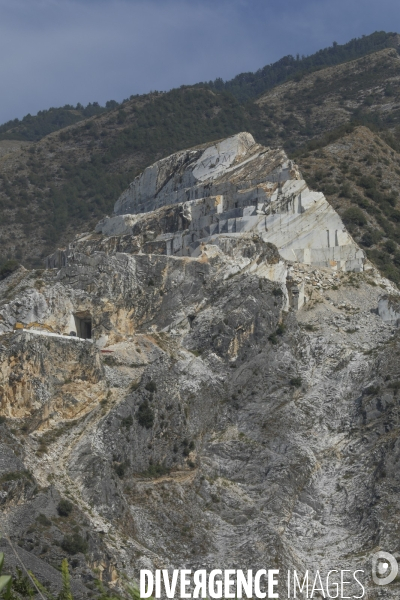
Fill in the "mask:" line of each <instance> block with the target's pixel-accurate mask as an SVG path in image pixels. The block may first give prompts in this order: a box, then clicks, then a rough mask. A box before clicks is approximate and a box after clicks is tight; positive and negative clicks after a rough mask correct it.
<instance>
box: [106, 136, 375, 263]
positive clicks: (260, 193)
mask: <svg viewBox="0 0 400 600" xmlns="http://www.w3.org/2000/svg"><path fill="white" fill-rule="evenodd" d="M171 205H175V208H177V209H178V216H179V218H178V221H176V220H175V222H174V227H173V228H171V227H169V228H168V227H167V228H166V229H165V230H164V231H162V232H160V233H158V235H157V236H156V238H155V240H153V242H154V243H156V245H157V247H158V253H165V254H167V255H174V256H189V257H197V256H199V255H200V254H201V252H202V248H203V247H204V245H207V244H208V245H210V244H212V245H217V246H218V245H220V244H221V236H223V238H224V239H225V238H226V237H227V236H228V237H238V236H243V235H244V234H251V233H256V234H257V235H259V236H261V238H262V239H263V241H265V242H270V243H273V244H274V245H276V247H277V248H278V250H279V253H280V255H281V257H282V258H283V259H284V260H286V261H292V262H299V263H304V264H308V265H315V266H318V267H330V268H332V269H334V270H340V271H358V272H359V271H362V270H363V267H364V262H365V255H364V252H363V251H362V250H361V249H360V248H359V247H358V246H357V245H356V244H355V242H354V241H353V240H352V238H351V236H350V235H349V233H348V232H347V230H346V228H345V226H344V224H343V222H342V220H341V218H340V217H339V215H338V214H337V213H336V211H335V210H334V209H333V208H332V207H331V206H330V204H329V203H328V202H327V201H326V199H325V197H324V195H323V194H322V193H320V192H316V191H311V190H310V189H309V188H308V186H307V184H306V182H305V181H304V180H303V179H302V176H301V173H300V172H299V170H298V168H297V166H296V165H295V163H293V162H292V161H291V160H289V159H288V158H287V156H286V154H285V152H284V151H283V150H276V149H271V148H265V147H263V146H261V145H259V144H257V143H256V142H255V141H254V139H253V137H252V136H251V135H250V134H249V133H239V134H237V135H234V136H232V137H230V138H228V139H225V140H222V141H221V142H217V143H215V144H212V145H204V146H200V147H198V148H195V149H192V150H185V151H182V152H177V153H176V154H173V155H171V156H169V157H167V158H164V159H162V160H160V161H158V162H156V163H155V164H154V165H152V166H150V167H148V168H147V169H145V170H144V172H143V173H142V174H141V175H140V176H138V177H136V179H135V180H134V181H133V182H132V183H131V185H130V186H129V188H128V189H127V190H126V191H125V192H123V194H122V195H121V196H120V198H119V199H118V200H117V202H116V204H115V208H114V216H112V217H111V218H108V217H107V218H106V219H104V220H102V221H101V222H100V223H99V224H98V225H97V227H96V232H98V233H102V234H103V235H105V236H121V235H129V233H131V232H132V231H133V229H132V228H133V227H134V226H135V224H136V225H137V224H139V223H140V222H141V219H142V218H143V216H144V214H146V213H149V212H151V211H159V210H162V209H163V208H164V207H166V206H171Z"/></svg>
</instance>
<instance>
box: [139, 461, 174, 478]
mask: <svg viewBox="0 0 400 600" xmlns="http://www.w3.org/2000/svg"><path fill="white" fill-rule="evenodd" d="M169 471H170V469H169V468H168V467H166V466H165V465H163V464H160V463H156V464H152V463H150V465H149V468H148V469H147V471H145V472H144V473H143V475H144V476H145V477H161V476H162V475H168V473H169Z"/></svg>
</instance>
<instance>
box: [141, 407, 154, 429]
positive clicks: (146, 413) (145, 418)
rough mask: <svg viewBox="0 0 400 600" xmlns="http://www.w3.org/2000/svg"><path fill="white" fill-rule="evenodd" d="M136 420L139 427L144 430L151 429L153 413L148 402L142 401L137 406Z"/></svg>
mask: <svg viewBox="0 0 400 600" xmlns="http://www.w3.org/2000/svg"><path fill="white" fill-rule="evenodd" d="M137 420H138V422H139V425H141V426H142V427H145V428H146V429H151V428H152V427H153V425H154V412H153V409H152V408H151V406H150V404H149V401H148V400H143V402H142V403H141V404H140V405H139V409H138V412H137Z"/></svg>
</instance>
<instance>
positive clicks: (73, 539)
mask: <svg viewBox="0 0 400 600" xmlns="http://www.w3.org/2000/svg"><path fill="white" fill-rule="evenodd" d="M61 548H62V549H63V550H65V552H68V554H78V553H79V552H82V553H83V554H84V553H85V552H86V551H87V549H88V543H87V541H86V540H84V539H83V537H82V536H81V535H80V534H79V533H76V532H75V533H73V534H72V535H66V536H65V537H64V539H63V541H62V542H61Z"/></svg>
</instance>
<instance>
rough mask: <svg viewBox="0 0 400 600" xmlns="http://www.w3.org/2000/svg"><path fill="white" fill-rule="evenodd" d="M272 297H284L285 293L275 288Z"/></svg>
mask: <svg viewBox="0 0 400 600" xmlns="http://www.w3.org/2000/svg"><path fill="white" fill-rule="evenodd" d="M272 295H273V296H276V297H278V296H283V292H282V290H281V288H274V289H273V290H272Z"/></svg>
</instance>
